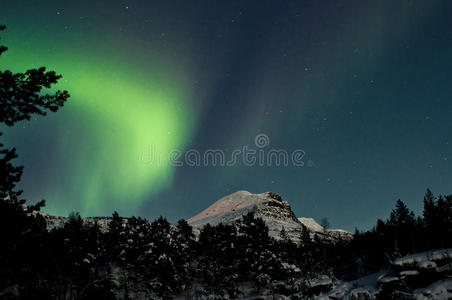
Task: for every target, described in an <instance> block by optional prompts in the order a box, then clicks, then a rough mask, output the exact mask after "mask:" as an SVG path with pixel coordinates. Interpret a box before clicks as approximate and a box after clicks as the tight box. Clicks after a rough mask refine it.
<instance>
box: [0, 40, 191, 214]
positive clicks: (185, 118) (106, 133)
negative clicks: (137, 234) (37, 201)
mask: <svg viewBox="0 0 452 300" xmlns="http://www.w3.org/2000/svg"><path fill="white" fill-rule="evenodd" d="M31 44H32V43H29V44H26V43H25V42H23V43H22V42H17V43H13V44H8V47H9V51H7V52H6V53H5V55H4V56H2V57H1V59H0V67H1V69H5V68H9V69H12V70H13V71H24V70H25V69H28V68H31V67H39V66H46V67H48V68H49V69H52V70H55V71H56V72H57V73H60V74H63V79H61V81H60V83H59V85H58V88H60V89H67V90H68V91H69V92H70V94H71V98H70V99H69V102H68V103H67V104H66V106H65V107H64V108H63V110H62V111H59V112H57V115H59V116H58V117H53V116H50V115H49V116H47V117H45V119H47V118H50V119H49V121H47V123H46V125H45V126H43V128H44V129H45V130H46V131H49V132H51V134H50V133H49V134H47V138H49V139H50V140H51V141H52V143H51V145H49V147H53V149H49V151H50V150H51V152H53V153H54V154H55V155H53V156H51V157H48V159H49V161H48V162H47V164H43V168H44V169H43V170H42V172H44V173H46V172H51V178H52V179H53V180H51V181H52V182H53V183H57V184H49V186H48V188H44V187H43V188H42V192H43V193H44V194H43V195H42V196H41V197H42V198H45V199H46V200H47V202H48V205H47V206H48V208H47V210H48V211H49V212H50V213H55V214H60V215H66V214H68V213H69V212H70V211H73V210H80V212H81V213H82V214H83V215H106V214H109V212H111V211H113V210H118V211H120V212H121V211H122V212H123V213H126V214H127V213H134V212H136V211H137V210H138V209H139V208H140V205H141V204H142V203H143V202H144V201H147V200H148V199H149V197H150V196H152V195H153V194H155V193H157V192H158V191H160V190H161V189H162V188H165V187H167V186H168V185H169V183H170V182H171V179H172V174H173V169H172V167H171V166H170V165H169V163H168V161H167V160H165V159H163V160H162V161H161V163H160V164H158V163H157V162H156V161H155V162H154V163H149V159H148V156H149V151H150V149H153V151H155V153H162V154H163V155H165V154H166V153H168V152H169V151H170V150H172V149H183V147H184V144H185V142H186V141H187V137H188V136H189V134H190V124H191V123H190V120H189V116H190V115H189V114H188V112H189V110H188V108H187V107H186V106H187V105H186V103H187V98H188V96H189V93H188V91H187V89H186V88H184V84H183V82H182V81H181V80H180V78H181V77H182V76H179V75H177V74H170V73H169V72H168V71H167V70H175V69H177V68H175V67H174V66H170V64H168V65H167V66H166V67H167V68H166V69H165V68H163V67H162V66H165V63H159V64H157V67H156V68H153V67H152V64H150V63H146V62H145V63H143V64H142V67H141V68H139V69H138V68H137V64H135V65H133V64H130V65H127V63H124V62H122V63H121V62H120V61H121V60H122V59H123V57H121V56H120V55H117V56H115V55H111V53H106V54H105V55H104V54H102V53H96V54H93V53H90V52H89V51H86V52H85V53H76V54H74V53H75V51H74V50H72V51H71V50H69V49H70V47H68V45H64V46H61V49H59V48H58V47H55V48H52V49H51V50H49V49H46V48H39V47H38V48H33V49H32V47H31ZM39 122H45V120H44V119H42V120H41V119H40V120H38V121H37V122H32V123H31V125H32V126H35V125H36V123H39ZM37 126H39V125H37ZM55 133H56V134H55ZM27 134H28V135H30V133H27V130H26V129H23V131H22V132H21V131H15V135H16V136H19V138H20V135H27ZM39 134H40V135H43V136H44V137H45V136H46V133H45V132H40V133H39ZM55 135H56V136H55ZM16 138H17V137H16ZM18 150H19V154H20V153H21V151H20V150H21V149H18ZM164 157H166V156H164ZM56 162H57V163H56ZM53 164H57V165H58V166H60V167H59V168H58V169H57V170H52V169H51V168H50V167H49V170H46V169H45V168H46V166H47V165H49V166H50V165H53ZM47 176H48V174H47ZM26 179H27V178H26V177H24V180H26ZM47 180H49V179H47ZM60 190H61V192H60ZM67 190H70V191H72V193H71V195H67V194H64V193H63V191H67ZM66 193H67V192H66ZM59 198H66V199H64V200H63V199H59ZM73 199H78V200H76V202H78V203H74V200H73Z"/></svg>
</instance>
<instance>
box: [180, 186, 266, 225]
mask: <svg viewBox="0 0 452 300" xmlns="http://www.w3.org/2000/svg"><path fill="white" fill-rule="evenodd" d="M271 195H272V193H268V192H267V193H262V194H251V193H250V192H248V191H237V192H235V193H232V194H230V195H228V196H225V197H223V198H221V199H220V200H218V201H217V202H215V203H214V204H212V205H211V206H209V207H208V208H207V209H205V210H203V211H202V212H200V213H199V214H197V215H196V216H194V217H192V218H190V219H189V220H188V222H189V223H194V222H196V221H200V220H203V219H205V218H212V217H214V216H218V215H220V214H226V213H232V212H234V211H238V210H242V209H246V208H252V207H253V206H256V205H261V204H263V203H265V202H268V201H275V199H273V198H272V197H271Z"/></svg>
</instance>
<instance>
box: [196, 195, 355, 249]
mask: <svg viewBox="0 0 452 300" xmlns="http://www.w3.org/2000/svg"><path fill="white" fill-rule="evenodd" d="M250 211H253V212H254V213H255V214H256V216H259V217H261V218H262V219H263V220H264V221H265V223H266V224H267V226H268V228H269V234H270V236H272V237H274V238H277V239H278V238H280V232H281V230H282V229H283V228H284V230H285V231H286V232H287V234H288V236H289V238H290V239H292V240H293V241H295V242H298V241H299V237H300V236H301V232H302V230H303V225H304V226H306V227H307V228H308V230H309V231H310V233H311V236H313V235H314V234H315V235H317V236H318V237H319V238H320V239H323V240H331V241H335V240H339V239H347V240H349V239H351V238H352V235H351V234H350V233H348V232H346V231H343V230H327V229H324V228H323V227H322V226H320V225H319V224H317V222H315V221H314V219H312V218H299V219H297V217H296V216H295V214H294V213H293V212H292V209H291V207H290V205H289V203H288V202H286V201H283V200H282V199H281V197H280V196H279V195H277V194H274V193H269V192H266V193H262V194H252V193H250V192H247V191H238V192H235V193H233V194H231V195H228V196H226V197H223V198H221V199H220V200H218V201H217V202H215V203H214V204H212V205H211V206H209V207H208V208H207V209H205V210H204V211H202V212H201V213H199V214H198V215H196V216H194V217H192V218H190V219H189V220H188V223H189V224H190V225H191V226H193V228H194V230H195V231H199V230H200V229H201V228H202V227H203V226H204V225H206V224H211V225H216V224H219V223H223V224H232V223H234V222H236V221H238V220H239V219H241V217H242V216H243V215H245V214H247V213H248V212H250Z"/></svg>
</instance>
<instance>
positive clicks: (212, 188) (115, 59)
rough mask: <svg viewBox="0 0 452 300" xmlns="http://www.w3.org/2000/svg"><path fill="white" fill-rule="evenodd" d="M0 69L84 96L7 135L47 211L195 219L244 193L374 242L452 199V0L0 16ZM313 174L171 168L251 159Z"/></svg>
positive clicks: (103, 5) (9, 5)
mask: <svg viewBox="0 0 452 300" xmlns="http://www.w3.org/2000/svg"><path fill="white" fill-rule="evenodd" d="M0 7H1V8H0V24H5V25H6V26H7V31H6V32H3V33H2V36H1V38H2V40H1V44H3V45H6V46H8V48H9V50H8V51H7V52H6V53H5V54H4V55H2V57H1V58H0V68H1V69H2V70H4V69H11V70H13V71H24V70H26V69H27V68H32V67H39V66H47V67H48V68H50V69H53V70H55V71H56V72H57V73H61V74H62V75H63V76H64V77H63V79H62V80H61V81H60V84H59V85H58V88H62V89H67V90H68V91H69V92H70V93H71V96H72V97H71V98H70V99H69V102H67V104H66V105H65V107H64V108H63V109H62V110H61V111H59V112H57V113H55V114H49V115H47V116H46V117H43V118H42V117H38V118H33V119H32V120H31V121H29V122H21V123H19V124H17V125H16V127H14V128H12V129H6V130H5V129H4V128H2V129H3V130H4V131H5V134H4V136H3V137H2V140H3V143H4V144H6V146H15V147H16V148H17V152H18V154H19V159H17V160H16V161H17V163H18V164H23V165H24V166H25V169H24V175H23V177H22V183H21V185H20V187H21V188H23V189H24V194H23V196H24V198H26V199H27V200H28V201H30V202H36V201H38V200H40V199H46V200H47V207H46V211H48V212H49V213H52V214H57V215H67V214H68V213H69V212H71V211H80V212H81V214H82V215H83V216H90V215H91V216H92V215H96V216H98V215H110V214H111V213H112V211H113V210H117V211H119V212H120V213H121V214H123V215H131V214H134V215H139V216H142V217H148V218H155V217H158V216H159V215H163V216H165V217H167V218H168V219H169V220H170V221H175V220H177V219H179V218H189V217H191V216H193V215H195V214H197V213H198V212H199V211H201V210H203V209H204V208H206V207H207V206H208V205H210V204H212V203H213V202H214V201H216V200H217V199H219V198H220V197H222V196H224V195H227V194H229V193H232V192H234V191H237V190H248V191H250V192H252V193H261V192H265V191H273V192H276V193H279V194H281V195H282V197H283V198H284V199H285V200H287V201H289V203H290V204H291V206H292V208H293V210H294V212H295V213H296V214H297V216H300V217H301V216H306V217H314V218H316V219H318V220H319V219H320V218H323V217H327V218H328V219H329V220H330V223H331V225H332V227H338V228H345V229H348V230H353V228H354V227H355V226H357V227H359V228H362V229H366V228H369V227H370V226H372V225H373V224H375V221H376V219H377V218H386V217H387V216H388V215H389V211H390V209H391V208H392V207H393V206H394V204H395V201H396V200H397V199H398V198H401V199H402V200H403V201H404V202H405V203H406V204H407V205H408V206H409V207H410V208H411V209H413V210H414V211H415V212H416V213H420V212H421V209H422V197H423V195H424V193H425V189H426V188H427V187H429V188H431V189H432V190H433V192H434V193H435V194H445V193H451V192H452V118H451V113H452V99H451V98H452V1H393V0H388V1H339V0H334V1H132V0H130V1H127V0H121V1H119V0H108V1H106V0H102V1H51V0H47V1H37V0H36V1H24V0H17V1H2V3H1V4H0ZM258 134H266V135H267V136H268V137H269V139H270V144H269V145H268V146H267V147H266V148H265V149H264V150H269V149H273V148H274V149H285V150H286V151H289V152H290V151H294V150H295V149H302V150H303V151H304V152H305V156H304V157H303V159H304V162H305V164H304V166H302V167H300V166H293V165H289V166H275V165H267V166H260V165H256V166H253V167H249V166H245V165H244V164H241V163H238V164H236V165H234V166H223V167H221V166H212V165H208V166H199V167H191V166H187V165H185V166H183V167H174V166H171V165H170V164H169V163H168V162H164V163H161V164H152V163H148V162H147V161H145V160H144V159H143V153H146V151H148V150H147V149H150V147H153V148H152V149H154V150H155V151H157V152H158V153H163V154H167V153H169V152H170V151H171V150H173V149H179V150H180V151H181V152H182V153H185V151H187V150H189V149H196V151H199V152H200V153H203V151H206V150H207V149H222V150H223V151H225V153H226V154H228V155H229V154H231V152H232V151H233V150H234V149H240V148H242V147H243V146H249V147H250V148H253V147H254V149H257V148H256V145H255V137H256V135H258Z"/></svg>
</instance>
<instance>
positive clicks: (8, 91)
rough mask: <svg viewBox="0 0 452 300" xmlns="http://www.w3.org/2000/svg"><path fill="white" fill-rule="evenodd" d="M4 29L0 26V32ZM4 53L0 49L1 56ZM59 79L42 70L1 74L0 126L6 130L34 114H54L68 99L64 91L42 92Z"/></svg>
mask: <svg viewBox="0 0 452 300" xmlns="http://www.w3.org/2000/svg"><path fill="white" fill-rule="evenodd" d="M4 29H5V26H0V31H2V30H4ZM6 50H7V48H6V47H4V46H0V55H1V54H2V53H3V52H5V51H6ZM60 78H61V75H57V74H56V73H55V72H54V71H47V70H46V68H45V67H41V68H38V69H30V70H27V71H25V72H24V73H13V72H11V71H9V70H6V71H0V122H1V123H4V124H6V125H8V126H12V125H14V123H16V122H18V121H22V120H29V119H30V116H31V115H33V114H38V115H45V114H46V111H47V110H50V111H53V112H55V111H57V110H58V109H59V108H60V107H62V106H63V105H64V102H65V101H66V100H67V99H68V98H69V93H68V92H67V91H60V90H57V91H56V92H54V93H48V91H45V92H43V89H44V88H46V89H50V88H51V86H52V85H53V84H56V83H57V82H58V80H59V79H60Z"/></svg>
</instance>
